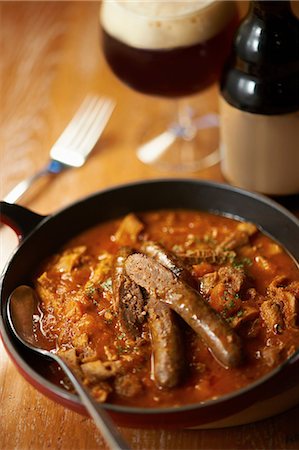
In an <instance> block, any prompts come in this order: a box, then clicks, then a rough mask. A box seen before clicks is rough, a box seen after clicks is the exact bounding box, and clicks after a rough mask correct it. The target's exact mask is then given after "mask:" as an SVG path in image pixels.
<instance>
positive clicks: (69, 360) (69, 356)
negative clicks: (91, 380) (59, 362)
mask: <svg viewBox="0 0 299 450" xmlns="http://www.w3.org/2000/svg"><path fill="white" fill-rule="evenodd" d="M57 354H58V356H60V358H62V359H63V360H64V362H65V363H66V364H67V366H68V367H69V368H70V369H71V370H72V371H73V372H74V374H75V375H76V376H77V377H79V378H82V371H81V367H80V365H79V360H78V357H77V353H76V350H75V349H74V348H71V349H68V350H59V351H58V352H57Z"/></svg>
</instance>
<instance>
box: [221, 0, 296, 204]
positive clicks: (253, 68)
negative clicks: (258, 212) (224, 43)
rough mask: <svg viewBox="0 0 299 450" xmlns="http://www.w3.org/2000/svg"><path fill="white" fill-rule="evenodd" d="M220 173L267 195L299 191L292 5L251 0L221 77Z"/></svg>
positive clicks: (294, 41) (234, 181) (230, 180)
mask: <svg viewBox="0 0 299 450" xmlns="http://www.w3.org/2000/svg"><path fill="white" fill-rule="evenodd" d="M220 118H221V128H220V133H221V152H222V162H221V169H222V172H223V175H224V176H225V177H226V179H227V180H228V181H229V182H230V183H232V184H234V185H237V186H240V187H243V188H245V189H249V190H253V191H259V192H262V193H264V194H269V195H287V194H293V193H298V192H299V20H298V18H297V17H296V15H295V14H294V12H293V11H292V9H291V4H290V2H289V1H268V0H264V1H252V2H251V3H250V8H249V12H248V14H247V16H246V17H245V19H244V20H243V21H242V23H241V24H240V26H239V28H238V30H237V32H236V35H235V39H234V44H233V48H232V53H231V56H230V58H229V60H228V61H227V64H226V66H225V69H224V72H223V74H222V79H221V95H220Z"/></svg>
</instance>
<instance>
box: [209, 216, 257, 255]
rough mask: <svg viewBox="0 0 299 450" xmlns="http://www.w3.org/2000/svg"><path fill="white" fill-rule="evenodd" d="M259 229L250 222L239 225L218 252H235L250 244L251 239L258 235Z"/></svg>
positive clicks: (218, 248) (218, 247)
mask: <svg viewBox="0 0 299 450" xmlns="http://www.w3.org/2000/svg"><path fill="white" fill-rule="evenodd" d="M256 231H257V227H256V226H255V225H254V224H253V223H250V222H242V223H239V224H238V225H237V227H236V229H235V231H233V232H232V233H230V234H229V235H228V236H227V237H226V238H225V239H224V240H223V241H222V242H221V243H220V244H219V245H217V247H216V251H217V252H220V251H228V250H235V249H237V248H239V247H243V246H244V245H246V244H248V242H249V238H250V237H251V236H253V235H254V233H256Z"/></svg>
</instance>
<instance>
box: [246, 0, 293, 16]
mask: <svg viewBox="0 0 299 450" xmlns="http://www.w3.org/2000/svg"><path fill="white" fill-rule="evenodd" d="M250 13H253V14H255V15H257V16H259V17H261V18H266V17H269V18H270V17H279V16H284V15H285V14H290V13H292V9H291V3H290V1H289V0H282V1H279V0H274V1H273V0H252V1H251V4H250Z"/></svg>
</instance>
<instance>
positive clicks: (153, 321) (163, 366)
mask: <svg viewBox="0 0 299 450" xmlns="http://www.w3.org/2000/svg"><path fill="white" fill-rule="evenodd" d="M147 311H148V324H149V329H150V333H151V340H152V348H153V373H154V379H155V382H156V384H157V385H158V386H160V387H163V388H172V387H174V386H177V385H178V384H179V383H180V381H181V379H182V376H183V372H184V368H185V359H184V350H183V348H184V347H183V342H182V338H181V330H180V328H179V326H178V317H177V315H176V314H175V313H174V312H173V311H172V310H171V309H170V308H169V307H168V305H166V304H165V303H162V302H161V301H160V300H158V299H156V298H154V297H150V298H149V300H148V305H147Z"/></svg>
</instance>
